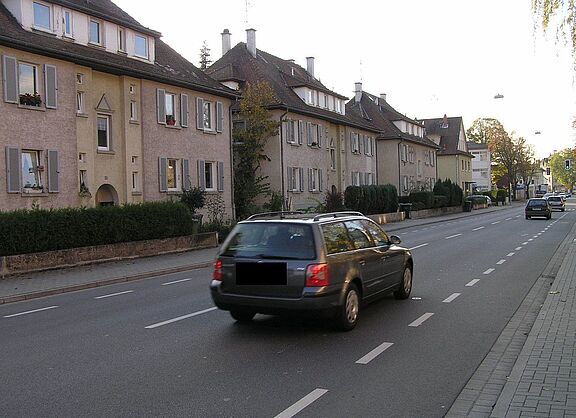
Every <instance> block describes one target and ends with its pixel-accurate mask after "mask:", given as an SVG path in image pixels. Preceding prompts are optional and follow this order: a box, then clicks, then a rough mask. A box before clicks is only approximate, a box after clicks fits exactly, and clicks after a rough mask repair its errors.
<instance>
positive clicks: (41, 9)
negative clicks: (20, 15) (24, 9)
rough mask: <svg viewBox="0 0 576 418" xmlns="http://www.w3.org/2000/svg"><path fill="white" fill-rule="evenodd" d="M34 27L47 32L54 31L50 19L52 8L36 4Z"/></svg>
mask: <svg viewBox="0 0 576 418" xmlns="http://www.w3.org/2000/svg"><path fill="white" fill-rule="evenodd" d="M33 4H34V27H36V28H40V29H46V30H52V25H51V21H50V20H51V19H50V7H49V6H47V5H45V4H42V3H37V2H34V3H33Z"/></svg>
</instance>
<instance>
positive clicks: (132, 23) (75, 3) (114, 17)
mask: <svg viewBox="0 0 576 418" xmlns="http://www.w3.org/2000/svg"><path fill="white" fill-rule="evenodd" d="M50 2H52V3H55V4H59V5H61V6H64V7H68V8H70V9H74V10H78V11H80V12H83V13H86V14H89V15H92V16H94V17H99V18H101V19H104V20H108V21H110V22H114V23H119V24H121V25H123V26H126V27H129V28H132V29H135V30H138V31H140V32H143V33H146V34H148V35H152V36H154V37H160V32H156V31H154V30H152V29H149V28H147V27H145V26H142V25H141V24H140V23H138V22H137V21H136V19H134V18H133V17H132V16H130V15H129V14H128V13H126V12H125V11H124V10H122V9H121V8H119V7H118V6H116V5H115V4H114V3H113V2H112V1H110V0H50Z"/></svg>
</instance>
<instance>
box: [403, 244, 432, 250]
mask: <svg viewBox="0 0 576 418" xmlns="http://www.w3.org/2000/svg"><path fill="white" fill-rule="evenodd" d="M427 245H428V243H426V244H420V245H417V246H415V247H412V248H408V249H409V250H410V251H412V250H415V249H417V248H422V247H425V246H427Z"/></svg>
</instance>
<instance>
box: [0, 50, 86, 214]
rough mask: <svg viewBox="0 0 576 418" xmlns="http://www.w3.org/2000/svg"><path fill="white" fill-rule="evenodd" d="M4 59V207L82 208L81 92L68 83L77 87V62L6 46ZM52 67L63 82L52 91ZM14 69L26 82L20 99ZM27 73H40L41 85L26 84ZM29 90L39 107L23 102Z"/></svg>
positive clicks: (0, 185)
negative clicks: (78, 137) (49, 79)
mask: <svg viewBox="0 0 576 418" xmlns="http://www.w3.org/2000/svg"><path fill="white" fill-rule="evenodd" d="M0 57H1V60H0V65H1V66H2V68H1V70H0V72H1V73H2V74H5V76H4V77H2V79H1V80H0V83H1V84H0V86H1V87H0V92H2V95H3V97H2V99H1V100H0V161H1V164H0V167H2V168H1V169H0V210H15V209H22V208H32V207H39V208H59V207H67V206H77V205H78V204H79V203H80V198H79V196H78V178H77V169H76V167H77V163H76V160H77V158H78V155H77V142H76V112H75V107H74V103H75V98H74V94H75V92H74V90H73V89H69V88H65V87H64V86H70V85H74V77H75V75H74V74H75V67H74V65H72V64H70V63H67V62H65V61H61V60H56V59H52V58H48V57H45V56H41V55H35V54H31V53H27V52H24V51H21V50H16V49H12V48H7V47H3V46H0ZM47 68H49V69H50V70H49V71H53V72H52V73H51V74H53V75H54V81H55V82H56V85H57V86H59V88H58V89H57V90H56V91H55V92H54V91H52V93H50V92H49V91H48V90H47V86H46V81H47V78H46V77H47V76H46V69H47ZM12 70H15V71H16V73H15V74H14V75H15V76H16V77H17V78H16V80H20V81H21V82H22V83H23V85H22V86H21V87H20V89H18V88H17V89H16V90H14V91H16V94H17V96H16V100H15V101H12V98H13V97H8V96H9V91H10V90H11V89H12V88H14V87H15V86H14V85H13V84H14V82H10V81H9V78H10V75H11V74H12V73H11V71H12ZM20 72H22V74H19V73H20ZM24 73H26V74H34V77H35V86H33V87H32V86H25V85H24V80H26V79H27V78H28V77H27V75H25V74H24ZM54 73H55V74H54ZM6 74H7V76H6ZM28 79H29V80H33V78H32V77H30V78H28ZM33 82H34V81H33ZM16 83H17V81H16ZM29 88H33V89H35V90H36V91H37V93H38V95H39V97H40V100H41V103H39V104H38V105H36V104H33V105H30V104H28V105H27V104H24V103H21V101H22V100H24V99H21V98H20V97H19V95H18V94H19V92H20V91H24V89H29ZM49 88H51V87H50V86H48V89H49ZM30 91H32V90H30ZM47 93H48V94H49V97H48V99H49V102H47V97H46V95H47ZM53 93H55V96H51V94H53ZM29 103H31V102H29ZM52 105H54V106H52ZM47 106H49V107H47Z"/></svg>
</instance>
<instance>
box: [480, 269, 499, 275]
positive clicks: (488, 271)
mask: <svg viewBox="0 0 576 418" xmlns="http://www.w3.org/2000/svg"><path fill="white" fill-rule="evenodd" d="M494 270H496V269H488V270H486V271H485V272H484V273H482V274H490V273H492V272H493V271H494Z"/></svg>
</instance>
